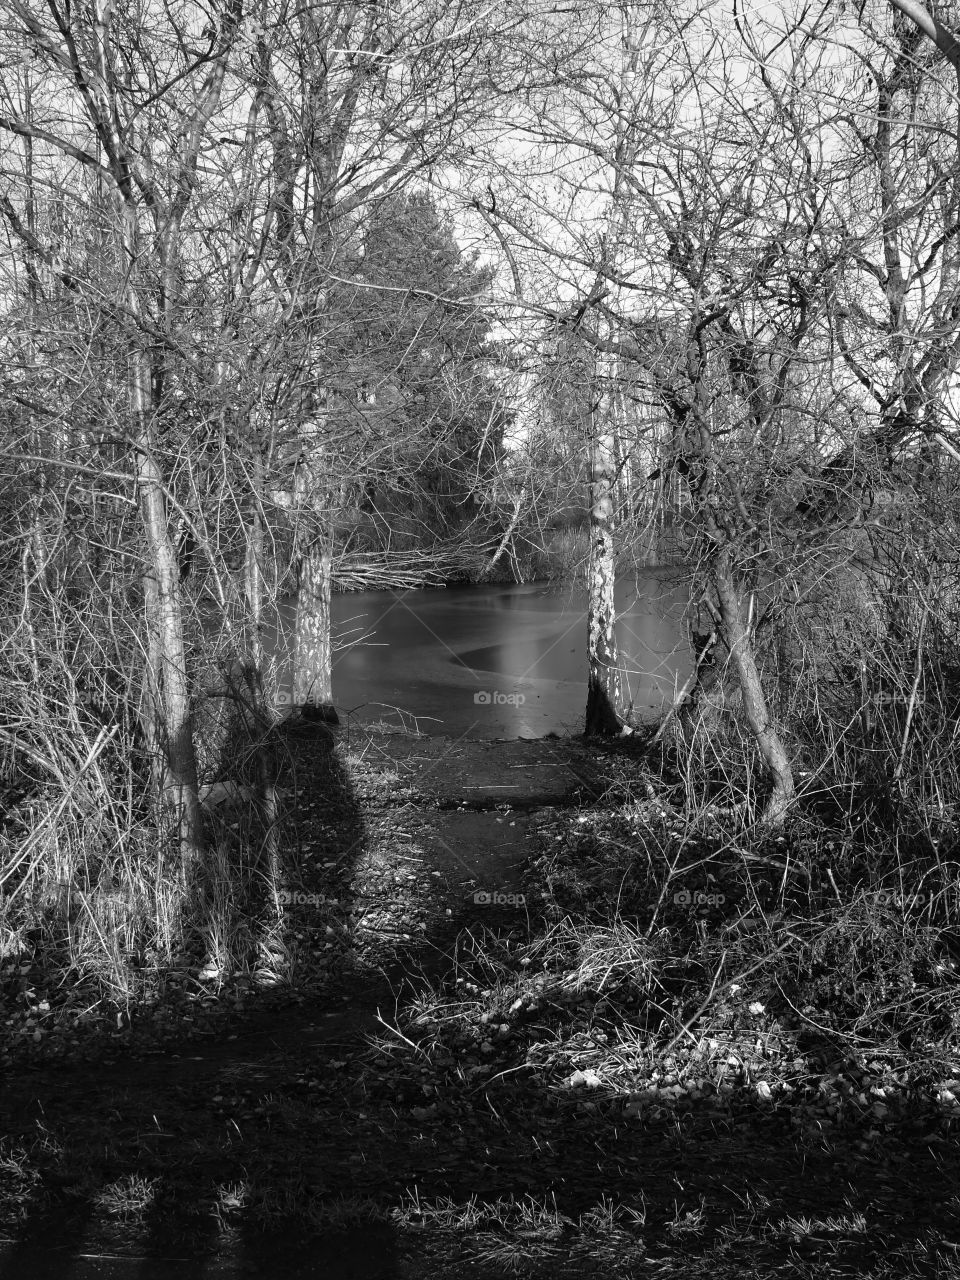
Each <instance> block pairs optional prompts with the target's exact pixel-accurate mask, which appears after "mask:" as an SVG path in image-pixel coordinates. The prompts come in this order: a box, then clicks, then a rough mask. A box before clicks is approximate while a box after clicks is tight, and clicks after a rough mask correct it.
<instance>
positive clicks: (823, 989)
mask: <svg viewBox="0 0 960 1280" xmlns="http://www.w3.org/2000/svg"><path fill="white" fill-rule="evenodd" d="M289 745H290V754H289V758H288V770H287V774H286V777H285V778H284V785H285V788H286V791H287V796H288V806H289V808H290V810H291V811H292V812H293V814H294V817H295V821H294V823H293V824H291V825H290V826H289V827H288V828H287V829H286V833H285V835H286V844H285V849H286V854H285V864H286V865H285V873H286V886H287V889H288V892H289V894H290V897H291V899H292V900H291V901H290V903H289V905H287V907H286V928H287V934H288V943H289V946H290V948H291V951H292V950H293V949H296V957H295V965H294V968H293V971H292V981H291V982H290V983H288V984H280V985H277V986H274V987H272V988H270V989H262V988H260V987H258V986H257V985H256V984H255V983H254V982H252V981H251V980H250V978H249V975H243V974H239V975H235V976H233V977H230V978H224V979H223V980H221V981H206V982H204V981H202V980H201V979H200V977H199V975H198V972H197V968H196V967H195V966H194V967H193V968H191V967H189V966H186V967H185V968H184V969H183V970H182V971H181V972H179V973H175V974H172V975H170V976H169V977H168V980H167V982H166V984H165V986H164V990H163V993H162V997H161V998H159V999H157V1000H156V1001H155V1002H154V1003H153V1004H152V1005H150V1006H147V1005H144V1006H142V1007H139V1006H138V1007H131V1008H128V1009H119V1010H118V1009H115V1008H111V1009H107V1008H106V1006H104V1007H103V1008H99V1007H98V1008H97V1009H96V1010H94V1011H93V1012H92V1013H91V1011H90V1010H89V1009H87V1010H80V1009H79V1008H78V1005H77V1000H78V999H79V995H78V993H77V992H76V991H69V990H64V989H60V990H54V989H52V988H51V987H48V986H46V985H45V977H44V974H43V973H42V972H41V971H39V970H38V969H37V968H36V967H35V966H34V967H31V966H30V964H29V963H16V964H14V963H13V962H8V963H6V966H5V968H4V970H3V972H2V974H0V979H2V982H3V991H4V1013H3V1018H4V1028H3V1030H4V1035H3V1037H2V1039H0V1064H2V1066H3V1071H4V1079H3V1084H2V1091H0V1133H2V1135H3V1137H2V1141H0V1277H3V1278H4V1280H7V1278H8V1277H9V1278H10V1280H13V1278H14V1277H20V1276H24V1277H26V1276H30V1277H42V1276H44V1275H50V1276H58V1277H66V1276H76V1277H86V1276H94V1275H96V1276H103V1277H106V1276H114V1275H116V1276H138V1277H144V1278H147V1277H158V1278H159V1277H164V1278H165V1277H167V1276H173V1275H176V1276H184V1277H190V1276H198V1277H199V1276H204V1277H208V1276H221V1275H222V1276H241V1275H244V1276H265V1277H278V1278H284V1277H301V1276H302V1277H307V1276H318V1277H319V1276H323V1277H326V1278H328V1280H337V1278H339V1277H357V1278H358V1280H359V1278H361V1277H365V1278H369V1280H375V1278H376V1280H381V1278H382V1280H387V1278H388V1277H410V1278H411V1280H420V1277H428V1276H429V1277H437V1278H438V1280H444V1278H446V1277H455V1276H456V1277H461V1276H464V1277H476V1278H477V1280H488V1278H489V1280H493V1278H494V1277H503V1276H511V1275H521V1276H541V1275H543V1276H558V1277H563V1276H571V1277H572V1276H588V1275H597V1276H636V1277H644V1276H680V1277H701V1276H702V1277H706V1276H708V1275H709V1276H710V1277H714V1278H716V1277H721V1278H722V1277H725V1276H730V1277H733V1276H738V1277H739V1276H744V1275H756V1276H777V1277H780V1276H784V1277H787V1276H789V1277H794V1276H797V1277H799V1276H809V1277H815V1276H816V1277H822V1276H870V1277H877V1278H879V1277H891V1278H892V1277H904V1276H912V1275H929V1276H935V1275H936V1276H940V1275H942V1276H947V1275H950V1276H952V1275H957V1276H960V1146H958V1143H957V1132H958V1124H960V1121H958V1119H957V1116H958V1115H960V1082H958V1081H957V1072H956V1070H955V1066H954V1063H953V1061H952V1059H951V1057H950V1054H949V1053H948V1052H947V1050H946V1049H945V1048H943V1052H940V1053H939V1054H938V1053H937V1052H934V1050H933V1049H932V1048H931V1047H930V1046H929V1045H924V1046H920V1045H919V1042H918V1043H917V1045H916V1048H915V1049H913V1050H909V1049H905V1048H903V1047H902V1043H901V1042H902V1041H903V1037H902V1036H901V1037H900V1039H899V1040H896V1041H891V1045H892V1047H889V1048H887V1049H884V1047H883V1046H882V1045H880V1044H879V1042H878V1040H877V1037H876V1036H875V1035H874V1036H873V1038H872V1039H871V1040H870V1041H869V1045H868V1038H867V1036H866V1035H865V1034H864V1030H865V1028H864V1025H863V1023H862V1020H861V1022H857V1023H856V1024H855V1025H856V1032H857V1034H854V1033H853V1032H852V1031H850V1027H851V1026H853V1025H854V1022H855V1020H854V1022H852V1021H851V1014H850V1013H849V1011H846V1005H844V1002H845V1001H846V1002H847V1004H849V1003H850V1001H851V999H852V1001H853V1002H854V1003H856V1000H857V999H858V998H859V996H860V995H861V994H862V992H859V993H858V990H857V988H856V984H855V983H854V988H853V990H852V992H851V991H847V990H846V988H845V987H844V983H843V974H842V972H840V970H842V960H841V961H838V960H837V958H836V957H837V955H838V954H840V953H839V952H837V951H836V948H837V947H839V948H840V949H841V952H843V951H848V950H849V949H850V938H849V936H848V935H844V936H840V937H838V938H833V939H831V938H830V937H829V936H827V937H826V939H824V936H823V933H822V931H821V934H820V935H818V937H819V944H818V945H820V951H819V952H811V954H815V956H816V957H819V961H822V965H821V968H822V969H823V971H824V972H823V974H821V975H820V977H819V978H818V979H817V981H819V982H820V986H819V987H816V988H815V987H814V986H811V985H809V984H808V985H807V986H806V987H804V986H803V983H802V982H800V983H799V984H798V983H797V982H795V984H794V986H792V987H791V986H789V985H788V984H787V982H786V980H785V979H784V978H783V974H784V972H785V970H783V969H782V968H781V969H778V959H777V957H778V956H779V957H780V960H782V959H783V957H784V956H786V957H787V959H788V960H789V963H790V964H795V962H796V960H797V956H798V955H803V954H806V953H805V952H803V950H802V948H803V946H804V945H806V939H805V938H804V937H801V934H802V928H801V925H800V922H799V920H798V919H791V918H790V913H789V912H787V913H786V916H784V912H783V911H781V912H780V913H779V915H778V917H777V919H776V920H775V921H774V919H773V913H772V912H769V911H765V906H764V904H765V898H764V894H765V893H772V892H773V891H774V890H775V889H776V887H777V885H779V886H780V889H779V898H778V901H779V902H780V904H781V906H783V904H784V903H785V902H786V899H785V897H784V892H783V880H784V879H785V878H786V871H784V870H783V869H784V868H787V869H788V870H791V874H792V868H793V867H795V866H799V867H800V868H801V871H803V868H802V864H803V856H804V851H803V839H804V837H803V835H802V832H801V834H800V835H788V836H787V837H781V838H780V839H779V843H776V842H774V843H772V844H771V843H769V842H768V843H762V842H754V843H753V844H751V845H750V846H749V847H739V846H737V847H736V849H735V854H731V842H730V840H729V839H728V838H724V839H719V838H718V836H717V835H716V833H714V834H713V835H712V836H709V837H708V835H705V834H704V831H703V830H702V829H700V830H698V831H697V832H693V831H691V830H689V829H686V828H684V829H680V828H678V827H677V826H676V824H677V822H678V818H677V812H678V811H677V810H675V809H674V808H673V806H672V804H671V800H670V797H669V795H668V794H666V793H665V792H660V791H658V790H657V788H656V787H655V786H654V784H653V782H652V781H651V777H650V775H649V774H648V773H647V772H646V766H645V764H644V762H643V761H642V759H641V757H640V756H639V754H638V753H637V751H636V749H635V748H631V746H630V745H629V744H623V745H610V746H606V747H601V746H598V747H591V746H588V745H586V744H585V743H584V742H583V740H580V739H573V738H570V739H553V740H542V741H538V742H497V743H482V742H481V743H478V742H452V741H450V740H447V739H437V738H434V739H416V738H410V737H402V736H396V735H389V734H381V733H377V732H375V731H365V732H357V731H356V730H351V732H350V734H349V735H348V734H346V732H345V731H341V732H340V734H339V737H338V739H337V740H336V741H334V740H333V738H332V737H331V736H330V735H329V734H328V733H326V732H324V731H322V730H319V729H318V730H317V731H315V732H313V733H310V732H304V733H302V734H299V735H296V736H294V737H292V738H291V741H290V744H289ZM226 817H227V818H229V815H226ZM664 868H667V873H665V871H664ZM803 874H805V875H806V877H807V880H808V881H809V877H810V873H809V869H808V870H806V871H805V872H803ZM801 878H802V876H801ZM831 882H832V883H833V885H834V888H836V883H835V878H833V877H832V881H831ZM841 883H842V882H841ZM657 886H659V887H657ZM807 891H808V892H809V885H808V889H807ZM838 896H839V891H838ZM843 919H844V920H846V922H847V923H846V927H847V929H848V931H849V929H850V917H849V915H847V916H845V917H843ZM778 930H779V932H778ZM784 937H787V941H782V939H783V938H784ZM790 937H792V938H794V939H796V945H797V947H798V948H800V950H798V951H795V952H790V951H789V945H792V944H789V938H790ZM714 943H716V946H714ZM831 947H834V950H833V951H831ZM778 948H779V950H778ZM717 955H720V956H721V959H720V961H719V967H716V968H715V966H714V960H715V958H716V956H717ZM754 957H756V958H757V959H756V961H755V960H754ZM819 961H818V962H819ZM891 965H892V962H891ZM831 967H832V972H831ZM893 967H895V966H893ZM818 972H819V970H818ZM778 974H779V978H780V979H783V980H782V981H778V980H775V979H777V977H778ZM857 975H858V979H857V980H859V981H861V982H865V981H866V979H865V978H864V977H863V973H862V969H858V970H857ZM733 979H737V980H736V981H734V980H733ZM813 981H814V978H813V977H811V978H810V982H811V983H812V982H813ZM951 981H952V978H951ZM914 985H916V984H914ZM945 989H946V988H945ZM950 991H952V987H951V988H950ZM818 992H819V993H820V994H823V993H827V995H824V997H823V998H824V1002H825V1003H824V1005H823V1007H820V1008H818V1007H816V1004H815V1002H816V999H817V995H818ZM801 997H802V998H805V999H807V1000H808V1003H807V1004H806V1005H803V1006H802V1007H799V1006H798V1002H799V1001H800V999H801ZM828 997H829V999H828ZM951 998H952V996H951ZM830 1000H832V1001H833V1002H834V1007H833V1009H832V1010H831V1008H830V1007H829V1001H830ZM811 1001H812V1002H813V1003H810V1002H811ZM888 1003H889V1001H888ZM941 1003H943V1001H941ZM81 1014H83V1015H84V1016H80V1015H81ZM844 1019H845V1021H844ZM811 1028H813V1029H814V1030H813V1031H811ZM947 1039H948V1037H946V1036H945V1035H942V1036H941V1040H940V1042H939V1043H940V1044H941V1047H943V1046H946V1045H947ZM911 1054H912V1055H913V1056H911Z"/></svg>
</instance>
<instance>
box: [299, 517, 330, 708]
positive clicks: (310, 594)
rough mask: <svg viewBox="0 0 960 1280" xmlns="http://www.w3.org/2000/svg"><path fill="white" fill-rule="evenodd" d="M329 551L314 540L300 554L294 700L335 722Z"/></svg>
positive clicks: (300, 706)
mask: <svg viewBox="0 0 960 1280" xmlns="http://www.w3.org/2000/svg"><path fill="white" fill-rule="evenodd" d="M331 564H332V562H331V558H330V552H329V551H328V550H327V548H326V546H324V545H323V544H322V543H321V542H320V541H319V540H316V541H314V542H313V543H312V544H311V545H310V546H309V547H307V548H306V550H305V552H304V553H303V555H302V556H301V558H300V573H299V584H298V591H297V620H296V633H295V639H294V657H293V704H294V706H295V707H299V708H300V710H301V712H302V713H303V714H304V715H306V716H308V717H309V718H310V719H314V720H326V721H327V722H329V723H331V724H336V723H337V720H338V717H337V713H336V711H335V709H334V706H333V690H332V675H331V672H332V661H331V651H330V592H331Z"/></svg>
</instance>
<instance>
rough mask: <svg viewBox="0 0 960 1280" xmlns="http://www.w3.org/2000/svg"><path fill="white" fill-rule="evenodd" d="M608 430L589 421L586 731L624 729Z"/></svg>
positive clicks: (612, 467)
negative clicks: (590, 425) (617, 627)
mask: <svg viewBox="0 0 960 1280" xmlns="http://www.w3.org/2000/svg"><path fill="white" fill-rule="evenodd" d="M615 485H616V465H615V460H614V450H613V434H612V432H610V431H609V429H608V428H607V427H606V426H605V425H600V426H599V427H598V426H596V425H595V426H594V429H593V431H592V435H591V440H590V566H589V582H588V596H587V659H588V676H587V713H586V732H587V733H588V734H605V735H616V734H623V733H629V732H630V731H629V729H628V728H627V727H626V725H625V724H624V720H623V717H622V714H621V709H622V707H623V690H622V683H621V677H620V670H619V658H618V654H617V637H616V631H615V623H616V616H617V615H616V605H615V603H614V585H615V581H616V559H615V556H614V546H613V533H614V527H615V519H616V517H615V504H614V491H615Z"/></svg>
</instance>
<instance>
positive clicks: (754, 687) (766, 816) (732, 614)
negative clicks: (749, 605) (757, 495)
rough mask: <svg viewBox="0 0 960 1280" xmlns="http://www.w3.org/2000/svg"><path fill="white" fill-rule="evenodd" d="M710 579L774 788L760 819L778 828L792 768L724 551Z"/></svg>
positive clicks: (784, 811) (786, 803)
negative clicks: (768, 705) (766, 695)
mask: <svg viewBox="0 0 960 1280" xmlns="http://www.w3.org/2000/svg"><path fill="white" fill-rule="evenodd" d="M713 581H714V586H715V587H716V591H717V599H718V601H719V604H720V618H721V622H722V625H723V632H724V638H725V640H726V642H727V648H728V649H729V650H730V661H731V662H732V664H733V669H734V671H735V672H736V674H737V681H738V683H739V685H740V693H741V696H742V698H743V707H744V711H745V712H746V715H747V723H748V724H749V725H750V731H751V733H752V734H753V736H754V739H755V740H756V743H757V747H758V748H759V751H760V755H761V756H762V757H763V761H764V764H765V765H766V766H767V770H768V772H769V774H770V777H771V780H772V782H773V791H772V792H771V794H770V798H769V800H768V801H767V807H766V809H765V810H764V813H763V818H762V822H763V824H764V825H765V826H768V827H779V826H781V825H782V824H783V820H784V818H785V817H786V814H787V810H788V809H789V808H790V805H791V803H792V801H793V794H794V788H793V770H792V768H791V765H790V758H789V756H788V755H787V752H786V748H785V747H784V745H783V742H782V740H781V738H780V735H779V733H778V732H777V729H776V727H775V726H774V724H773V722H772V720H771V719H770V713H769V711H768V710H767V701H766V698H765V697H764V694H763V686H762V684H761V683H760V672H759V671H758V670H757V663H756V659H755V657H754V652H753V641H752V639H751V636H750V631H749V628H748V627H747V626H746V624H745V623H744V620H743V611H742V608H741V604H740V597H739V595H738V594H737V588H736V584H735V582H734V578H733V570H732V567H731V565H730V557H729V553H728V552H727V551H726V550H722V551H720V552H719V553H718V556H717V560H716V563H715V565H714V570H713Z"/></svg>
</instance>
